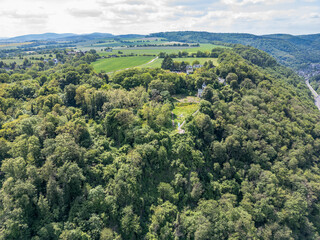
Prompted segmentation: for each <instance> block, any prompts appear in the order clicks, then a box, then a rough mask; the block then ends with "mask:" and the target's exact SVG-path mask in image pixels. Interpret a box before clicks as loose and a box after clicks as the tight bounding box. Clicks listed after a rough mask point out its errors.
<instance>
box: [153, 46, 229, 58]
mask: <svg viewBox="0 0 320 240" xmlns="http://www.w3.org/2000/svg"><path fill="white" fill-rule="evenodd" d="M221 51H223V49H222V48H221V49H220V48H217V49H213V50H212V52H209V51H207V52H202V51H197V52H195V53H194V52H190V53H189V52H187V51H182V52H181V51H179V52H178V53H170V54H167V53H165V52H160V53H159V58H165V57H166V56H169V57H170V58H196V57H197V58H217V57H218V56H219V54H218V52H221Z"/></svg>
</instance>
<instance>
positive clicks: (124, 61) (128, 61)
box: [92, 56, 154, 73]
mask: <svg viewBox="0 0 320 240" xmlns="http://www.w3.org/2000/svg"><path fill="white" fill-rule="evenodd" d="M152 59H154V57H152V56H151V57H150V56H137V57H119V58H107V59H100V60H98V61H96V62H94V63H92V66H93V67H94V69H95V70H96V72H101V71H105V72H107V73H108V72H114V71H117V70H122V69H126V68H133V67H137V66H140V65H143V64H146V63H148V62H150V61H151V60H152Z"/></svg>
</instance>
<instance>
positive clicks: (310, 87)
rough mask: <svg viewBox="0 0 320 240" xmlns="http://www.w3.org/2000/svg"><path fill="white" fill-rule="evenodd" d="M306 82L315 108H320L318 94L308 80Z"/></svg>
mask: <svg viewBox="0 0 320 240" xmlns="http://www.w3.org/2000/svg"><path fill="white" fill-rule="evenodd" d="M306 84H307V86H308V88H309V89H310V91H311V92H312V95H313V97H314V104H315V105H316V106H317V108H318V109H319V110H320V96H319V94H318V93H317V92H316V91H315V90H314V89H313V87H312V86H311V85H310V83H309V80H308V79H307V80H306Z"/></svg>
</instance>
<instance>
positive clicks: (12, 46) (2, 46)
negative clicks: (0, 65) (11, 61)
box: [0, 42, 33, 49]
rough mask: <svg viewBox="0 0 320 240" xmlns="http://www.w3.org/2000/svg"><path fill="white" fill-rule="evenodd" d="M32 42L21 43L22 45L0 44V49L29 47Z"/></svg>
mask: <svg viewBox="0 0 320 240" xmlns="http://www.w3.org/2000/svg"><path fill="white" fill-rule="evenodd" d="M32 43H33V42H23V43H0V49H7V48H16V47H19V46H23V45H29V44H32Z"/></svg>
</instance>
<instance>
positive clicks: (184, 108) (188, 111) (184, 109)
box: [172, 102, 199, 126]
mask: <svg viewBox="0 0 320 240" xmlns="http://www.w3.org/2000/svg"><path fill="white" fill-rule="evenodd" d="M198 109H199V104H198V103H185V102H178V103H176V104H175V108H174V109H173V111H172V112H173V114H174V124H175V126H178V123H180V124H182V122H183V121H184V120H186V118H187V117H189V116H191V115H192V114H193V113H194V112H196V111H197V110H198Z"/></svg>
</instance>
